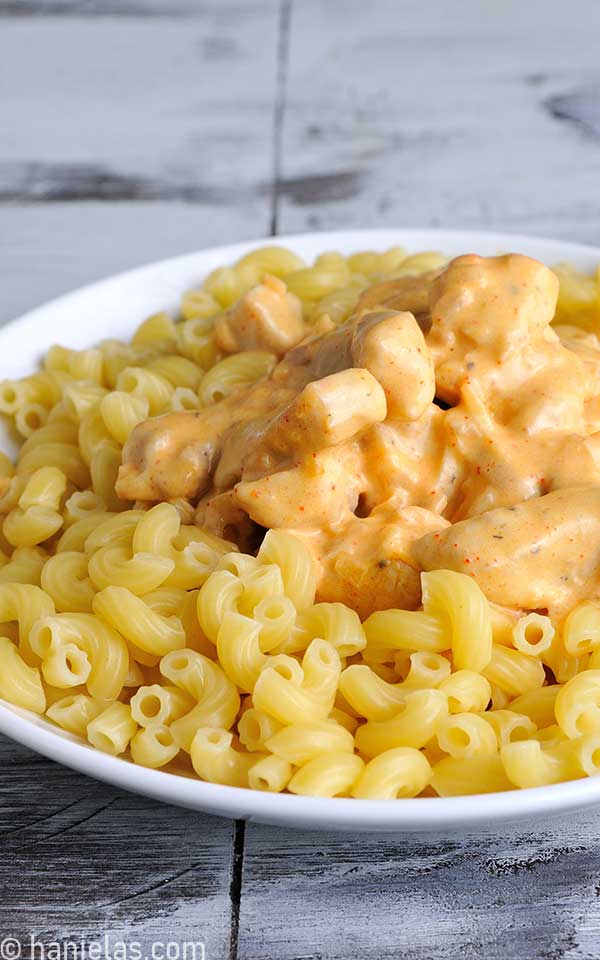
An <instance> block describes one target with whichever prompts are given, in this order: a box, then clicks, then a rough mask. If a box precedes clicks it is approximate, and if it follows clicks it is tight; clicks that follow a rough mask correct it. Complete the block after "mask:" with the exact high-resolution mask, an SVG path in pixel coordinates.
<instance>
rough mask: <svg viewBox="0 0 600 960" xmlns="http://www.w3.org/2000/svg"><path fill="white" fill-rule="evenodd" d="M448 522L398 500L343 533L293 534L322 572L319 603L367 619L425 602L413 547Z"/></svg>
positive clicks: (350, 524)
mask: <svg viewBox="0 0 600 960" xmlns="http://www.w3.org/2000/svg"><path fill="white" fill-rule="evenodd" d="M447 525H448V523H447V521H446V520H444V519H443V518H442V517H440V516H438V515H437V514H434V513H430V512H429V511H428V510H423V509H421V508H420V507H406V508H404V509H398V507H397V506H396V503H395V501H394V500H390V501H389V502H387V503H384V504H382V505H381V506H380V507H378V508H377V509H376V510H374V511H373V513H372V514H371V515H370V516H369V517H365V518H360V517H351V518H349V520H348V521H347V523H346V524H345V525H344V526H343V527H342V528H341V529H339V530H336V531H331V530H329V529H317V530H307V529H306V528H300V529H296V530H293V531H291V532H293V533H294V535H295V536H297V537H298V538H299V539H301V540H304V542H305V543H306V544H307V545H308V546H309V547H310V549H311V551H312V553H313V555H314V557H315V560H316V561H317V564H318V568H319V571H320V578H319V586H318V588H317V600H319V601H328V602H335V601H339V602H341V603H345V604H347V605H348V606H350V607H352V608H353V609H354V610H356V611H357V612H358V614H359V616H360V617H361V619H364V618H366V617H368V616H369V614H371V613H373V611H374V610H387V609H390V608H393V607H401V608H403V609H406V610H412V609H414V608H415V607H417V606H418V605H419V603H420V600H421V587H420V568H419V567H418V566H417V565H416V563H415V562H414V559H413V558H412V556H411V544H412V543H413V542H414V541H415V540H416V539H418V538H419V537H422V536H423V531H424V530H431V531H433V530H444V529H445V528H446V527H447Z"/></svg>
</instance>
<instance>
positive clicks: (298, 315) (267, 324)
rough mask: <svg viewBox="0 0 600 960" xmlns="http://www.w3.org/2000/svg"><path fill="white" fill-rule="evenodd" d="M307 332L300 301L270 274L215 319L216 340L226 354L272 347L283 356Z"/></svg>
mask: <svg viewBox="0 0 600 960" xmlns="http://www.w3.org/2000/svg"><path fill="white" fill-rule="evenodd" d="M305 335H306V331H305V328H304V322H303V319H302V304H301V303H300V300H299V299H298V297H296V296H295V294H293V293H290V292H289V291H288V289H287V287H286V285H285V283H284V282H283V280H279V279H278V278H277V277H273V276H271V275H269V274H267V275H266V276H265V278H264V280H263V282H262V283H259V284H258V285H257V286H256V287H253V288H252V290H249V291H248V293H246V294H245V295H244V296H243V297H242V298H241V299H240V300H238V302H237V303H236V304H235V305H234V306H233V307H232V308H231V309H230V310H228V311H227V312H226V313H225V314H224V315H223V316H221V317H219V318H218V319H217V320H216V321H215V339H216V341H217V344H218V346H219V347H220V348H221V349H222V350H224V351H225V352H226V353H237V352H238V351H240V350H269V351H271V353H275V354H277V355H278V356H280V357H282V356H283V354H284V353H286V352H287V351H288V350H290V349H291V348H292V347H294V346H296V344H297V343H299V342H300V341H301V340H302V338H303V337H304V336H305Z"/></svg>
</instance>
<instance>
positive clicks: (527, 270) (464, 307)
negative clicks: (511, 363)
mask: <svg viewBox="0 0 600 960" xmlns="http://www.w3.org/2000/svg"><path fill="white" fill-rule="evenodd" d="M557 296H558V280H557V278H556V276H555V274H553V273H552V271H551V270H549V269H548V267H546V266H544V264H542V263H539V262H538V261H537V260H532V259H531V258H530V257H523V256H521V255H519V254H512V253H511V254H507V255H506V256H502V257H478V256H475V254H469V255H467V256H464V257H457V259H456V260H453V261H452V262H451V263H450V265H449V266H448V268H447V269H446V270H444V271H443V273H441V274H440V275H439V277H438V278H437V280H436V281H435V283H434V284H433V285H432V289H431V329H430V331H429V333H428V335H427V344H428V346H429V348H430V350H431V352H432V354H433V359H434V363H435V368H436V382H437V389H438V394H439V395H440V396H441V397H442V398H443V399H444V400H447V401H449V402H451V403H453V402H455V401H456V400H457V399H458V396H459V390H460V385H461V383H462V382H463V380H464V379H465V376H466V375H468V372H469V370H470V369H473V376H474V377H476V376H478V373H480V370H479V371H478V369H477V368H478V364H479V365H481V363H484V364H486V363H487V364H494V365H497V364H499V363H502V364H504V365H505V366H504V367H503V370H502V371H500V375H501V376H504V379H505V380H506V379H507V377H506V374H507V367H506V364H507V362H508V360H509V358H510V356H511V355H513V356H515V355H519V354H520V352H521V351H522V350H523V347H524V346H525V345H527V344H528V343H529V341H531V339H532V338H533V339H538V340H539V339H540V338H541V336H542V334H543V333H544V332H545V334H544V335H545V336H546V337H547V338H548V339H550V340H554V341H556V339H557V338H556V336H555V334H554V333H553V331H551V330H546V328H547V327H548V324H549V323H550V321H551V320H552V317H553V316H554V310H555V307H556V299H557ZM496 374H498V371H496Z"/></svg>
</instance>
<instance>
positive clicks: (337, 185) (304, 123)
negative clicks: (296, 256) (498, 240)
mask: <svg viewBox="0 0 600 960" xmlns="http://www.w3.org/2000/svg"><path fill="white" fill-rule="evenodd" d="M599 28H600V6H599V5H598V4H597V3H596V2H595V0H574V2H573V3H569V4H563V3H542V2H537V0H536V2H531V3H522V2H521V0H506V2H503V3H488V4H481V3H480V2H479V0H455V2H452V3H448V2H445V0H435V2H433V3H427V4H424V3H421V2H420V0H404V2H403V3H397V2H395V0H372V2H369V3H368V4H365V3H362V2H361V0H343V3H341V4H338V3H332V4H327V3H321V2H319V0H303V2H302V3H294V6H293V11H292V18H291V40H290V62H289V66H288V71H287V91H286V110H285V124H284V134H283V159H282V176H283V178H284V179H285V178H291V179H293V180H294V181H295V183H296V185H297V186H296V192H295V195H294V196H293V197H290V196H289V195H287V196H284V197H283V198H282V204H281V210H280V216H279V227H280V229H281V230H282V231H296V230H302V229H323V228H335V227H345V226H351V227H357V226H381V225H386V226H400V225H401V226H422V227H423V226H431V227H435V226H441V227H481V228H484V229H490V230H492V229H498V230H514V231H521V232H528V233H537V234H541V235H548V236H557V237H562V238H569V239H579V240H588V241H596V242H598V241H599V240H600V201H599V200H598V189H597V184H598V171H599V164H600V134H599V133H598V130H599V114H598V91H599V84H600V67H599V62H600V61H599V59H598V50H597V42H596V41H595V40H594V41H593V40H592V36H593V37H596V38H597V36H598V30H599ZM316 171H319V173H320V175H321V176H322V178H323V179H322V185H323V189H316V190H315V189H314V187H315V185H314V181H313V180H312V177H313V176H314V173H315V172H316ZM304 177H307V178H308V183H307V185H306V189H303V188H302V181H303V178H304Z"/></svg>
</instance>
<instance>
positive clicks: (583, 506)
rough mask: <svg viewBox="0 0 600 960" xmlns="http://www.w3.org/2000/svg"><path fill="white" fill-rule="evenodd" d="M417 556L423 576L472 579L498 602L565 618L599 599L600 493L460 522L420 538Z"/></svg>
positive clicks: (575, 492) (552, 497) (588, 491)
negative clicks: (447, 573) (439, 573)
mask: <svg viewBox="0 0 600 960" xmlns="http://www.w3.org/2000/svg"><path fill="white" fill-rule="evenodd" d="M412 556H413V562H414V563H415V564H418V565H419V566H420V567H422V569H424V570H437V569H450V570H458V571H460V573H468V574H469V575H470V576H472V577H473V578H474V579H475V580H476V581H477V583H478V584H479V586H480V587H481V589H482V590H483V592H484V593H485V595H486V597H487V598H488V599H489V600H492V601H494V602H495V603H500V604H503V605H504V606H510V607H515V608H517V609H522V610H536V609H548V610H550V611H552V613H553V614H555V615H560V614H561V613H565V612H566V611H567V610H569V609H570V608H571V607H573V606H574V605H575V604H576V603H577V602H578V601H579V600H581V599H582V598H583V597H584V596H585V597H597V596H598V595H599V594H600V486H595V487H591V486H590V487H582V486H580V487H570V488H568V489H565V490H556V491H555V492H553V493H549V494H547V495H546V496H544V497H538V498H534V499H532V500H527V501H525V502H524V503H518V504H516V505H515V506H512V507H499V508H498V509H496V510H490V511H488V512H487V513H483V514H481V515H480V516H478V517H472V518H471V519H469V520H462V521H461V522H459V523H456V524H454V525H453V526H451V527H449V528H448V529H447V530H443V531H441V532H436V533H429V534H427V535H426V536H424V537H422V538H421V539H420V540H418V541H417V542H416V543H415V544H414V547H413V551H412Z"/></svg>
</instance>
